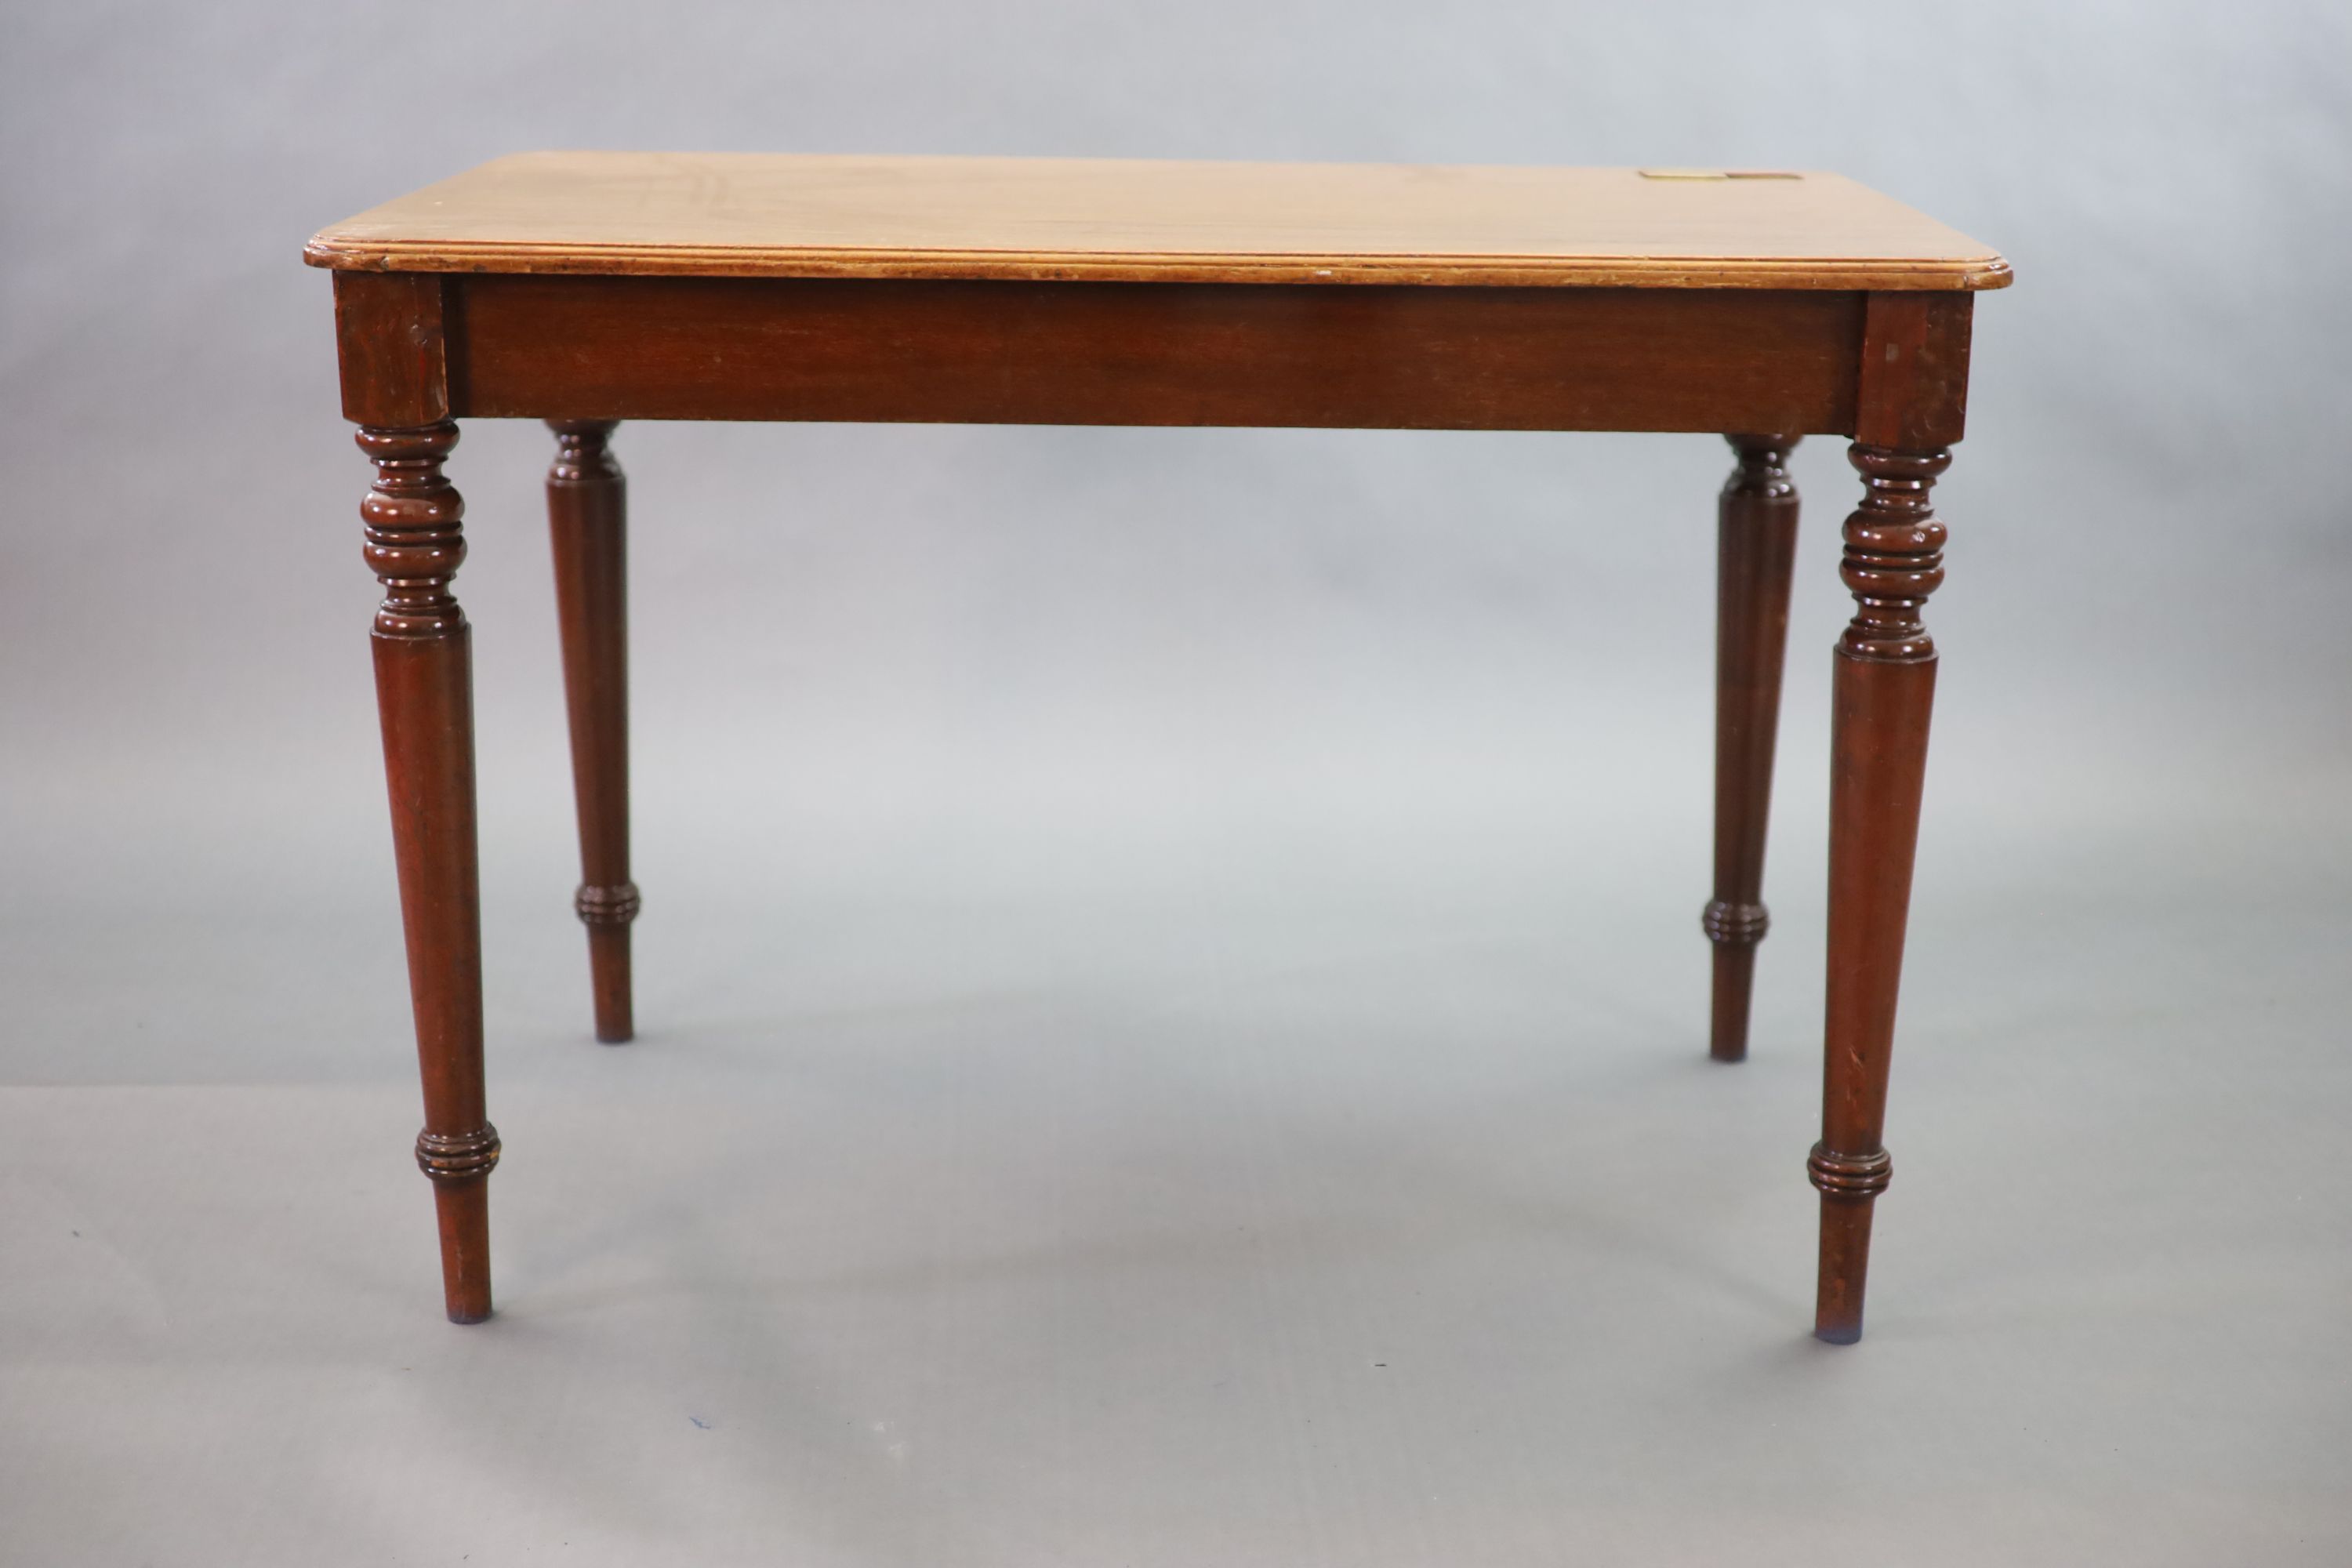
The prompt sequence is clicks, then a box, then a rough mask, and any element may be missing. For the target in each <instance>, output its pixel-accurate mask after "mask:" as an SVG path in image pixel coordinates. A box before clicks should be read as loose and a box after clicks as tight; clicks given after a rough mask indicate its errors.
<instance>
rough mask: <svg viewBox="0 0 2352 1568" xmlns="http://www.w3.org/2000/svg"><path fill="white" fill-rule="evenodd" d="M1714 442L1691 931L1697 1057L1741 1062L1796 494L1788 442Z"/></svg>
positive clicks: (1763, 922)
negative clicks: (1711, 771) (1716, 487)
mask: <svg viewBox="0 0 2352 1568" xmlns="http://www.w3.org/2000/svg"><path fill="white" fill-rule="evenodd" d="M1724 439H1726V440H1727V441H1729V442H1730V443H1731V446H1732V449H1733V450H1734V451H1735V452H1737V453H1738V458H1739V466H1738V468H1734V469H1733V470H1732V474H1731V478H1730V479H1729V480H1728V481H1727V483H1726V484H1725V485H1724V487H1723V496H1722V499H1721V500H1719V501H1718V502H1717V507H1716V536H1717V552H1716V601H1715V603H1716V620H1715V897H1714V899H1713V900H1712V901H1710V902H1709V903H1708V904H1707V906H1706V913H1705V914H1704V915H1703V916H1702V917H1701V920H1700V925H1701V927H1702V929H1704V930H1705V931H1706V934H1707V938H1708V940H1709V941H1710V942H1712V943H1713V944H1714V948H1715V983H1714V1004H1713V1007H1712V1010H1711V1022H1710V1025H1709V1027H1708V1031H1707V1054H1708V1055H1710V1056H1712V1057H1713V1058H1715V1059H1716V1060H1717V1061H1719V1062H1736V1061H1738V1060H1740V1059H1742V1058H1745V1057H1746V1056H1747V1055H1748V999H1749V996H1750V994H1751V993H1752V991H1753V988H1754V983H1755V975H1756V944H1757V943H1758V942H1761V941H1763V940H1764V932H1765V930H1766V928H1767V926H1768V925H1769V919H1770V917H1769V915H1768V914H1767V913H1766V911H1765V909H1764V837H1765V829H1766V826H1767V824H1768V822H1769V818H1770V816H1771V808H1772V743H1773V737H1774V733H1775V731H1777V730H1778V728H1779V725H1780V666H1781V662H1782V656H1783V655H1784V654H1785V653H1786V651H1787V649H1788V643H1789V578H1790V568H1791V566H1792V565H1793V563H1794V562H1795V559H1796V552H1797V487H1796V485H1795V483H1794V482H1793V481H1791V480H1790V478H1789V470H1788V468H1787V467H1786V464H1787V462H1788V458H1789V453H1790V451H1791V450H1792V449H1793V448H1794V447H1796V445H1797V440H1798V437H1794V436H1727V437H1724Z"/></svg>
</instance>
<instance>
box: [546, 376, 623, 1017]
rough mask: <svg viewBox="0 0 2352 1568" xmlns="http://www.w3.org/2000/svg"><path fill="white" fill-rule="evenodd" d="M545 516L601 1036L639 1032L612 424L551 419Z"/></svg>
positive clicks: (579, 901) (580, 899)
mask: <svg viewBox="0 0 2352 1568" xmlns="http://www.w3.org/2000/svg"><path fill="white" fill-rule="evenodd" d="M551 425H552V427H553V429H554V432H555V440H556V452H555V461H554V462H553V463H552V464H551V465H550V467H549V468H548V470H547V521H548V532H549V537H550V541H551V544H552V546H553V550H554V555H555V610H556V620H557V623H558V625H559V626H561V627H562V637H563V693H564V700H565V706H566V708H567V709H568V710H569V716H570V718H571V721H572V795H573V798H574V800H575V802H576V803H577V805H578V807H579V815H580V889H579V891H578V892H577V893H576V894H575V895H574V896H573V899H572V908H573V910H575V911H576V912H577V913H578V914H579V916H580V919H581V922H582V923H583V924H584V925H585V926H587V928H588V969H589V978H590V982H591V986H592V989H593V994H594V997H595V1006H596V1037H597V1038H598V1039H600V1040H603V1041H604V1042H605V1043H606V1044H607V1045H617V1044H619V1043H620V1042H621V1041H623V1040H625V1039H627V1038H629V1037H631V1036H632V1035H634V1034H635V1032H636V1023H635V1007H634V1004H633V1002H632V1000H631V996H630V977H629V926H630V923H631V922H632V921H635V919H636V918H637V902H638V900H637V885H636V883H635V882H633V881H631V880H630V879H629V638H628V492H627V489H626V483H627V481H626V480H625V479H623V477H622V474H621V466H620V464H618V463H617V462H614V460H613V453H612V447H611V438H612V434H613V421H611V420H609V419H560V420H555V421H551Z"/></svg>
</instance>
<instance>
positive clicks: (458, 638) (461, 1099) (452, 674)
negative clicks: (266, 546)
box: [359, 420, 499, 1323]
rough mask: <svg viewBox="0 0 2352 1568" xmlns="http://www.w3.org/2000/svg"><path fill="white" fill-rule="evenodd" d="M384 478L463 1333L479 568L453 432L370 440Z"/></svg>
mask: <svg viewBox="0 0 2352 1568" xmlns="http://www.w3.org/2000/svg"><path fill="white" fill-rule="evenodd" d="M359 444H360V449H361V450H362V451H363V452H365V453H366V454H367V455H368V457H369V458H372V459H373V461H374V463H375V467H376V479H375V485H374V488H373V489H372V490H370V492H369V493H368V496H367V499H366V500H364V501H362V503H361V505H360V515H361V516H362V519H364V520H365V522H366V531H367V546H366V554H367V562H368V565H369V566H370V567H371V568H373V570H374V572H375V574H376V576H377V577H378V578H380V579H382V580H383V587H384V599H383V605H382V606H381V607H379V608H378V609H377V611H376V615H375V635H374V645H375V690H376V708H377V711H378V713H379V714H380V716H381V717H382V719H383V771H384V781H385V784H387V786H388V788H389V792H390V795H391V797H392V842H393V851H394V858H395V859H396V860H397V862H398V864H399V868H400V914H401V925H402V928H403V930H404V932H405V934H406V937H407V942H408V987H409V998H410V1003H411V1005H412V1006H413V1007H414V1009H415V1016H416V1055H417V1061H418V1065H419V1067H420V1068H421V1069H422V1071H423V1076H424V1079H425V1131H423V1132H422V1133H420V1134H419V1135H418V1137H417V1140H416V1163H418V1164H419V1165H420V1166H422V1167H423V1168H424V1171H425V1174H426V1175H427V1176H429V1177H431V1178H432V1179H433V1198H434V1203H435V1205H436V1207H437V1208H438V1210H439V1211H440V1222H441V1283H442V1289H443V1293H444V1294H445V1296H446V1299H447V1303H448V1309H449V1319H450V1321H452V1322H458V1323H476V1322H479V1321H482V1320H483V1319H484V1318H487V1317H488V1316H489V1315H490V1221H489V1213H490V1211H489V1174H490V1169H491V1167H492V1166H494V1165H496V1164H497V1163H499V1134H498V1131H497V1129H495V1128H493V1127H492V1126H491V1125H490V1123H489V1119H488V1116H487V1115H486V1114H485V1111H484V1107H483V1098H482V930H481V923H482V922H481V908H480V895H479V889H478V882H479V879H478V872H477V867H476V858H475V837H474V712H473V655H472V647H471V637H470V633H469V632H468V630H467V626H466V616H465V612H464V611H462V610H460V609H459V608H458V607H457V600H456V599H455V598H454V597H452V596H451V595H450V593H449V584H450V580H451V579H452V578H453V577H455V576H456V575H457V567H458V564H459V563H461V562H462V561H464V560H465V558H466V541H465V535H464V531H463V527H462V520H463V518H464V515H465V503H464V502H463V501H462V500H460V499H459V498H458V495H457V490H456V489H454V488H453V487H452V486H451V485H450V483H449V481H448V480H447V479H444V478H442V476H441V464H442V462H443V460H444V459H446V458H447V457H448V455H449V450H450V448H451V447H455V446H456V445H457V426H455V425H452V424H450V423H448V422H447V421H446V420H444V421H442V422H441V423H439V424H437V425H427V426H420V427H416V428H413V429H397V430H395V429H381V428H377V427H374V426H362V427H361V429H360V432H359Z"/></svg>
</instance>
